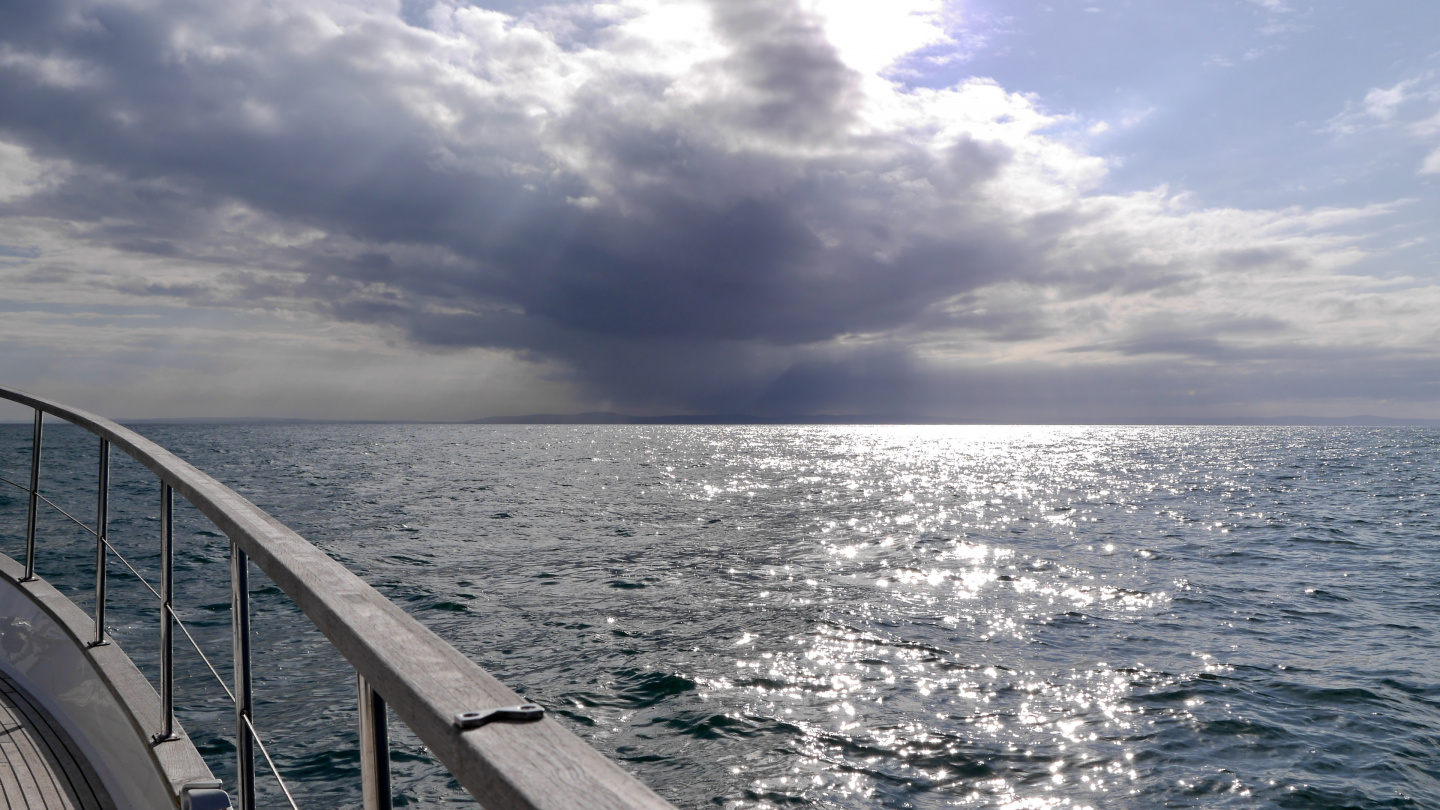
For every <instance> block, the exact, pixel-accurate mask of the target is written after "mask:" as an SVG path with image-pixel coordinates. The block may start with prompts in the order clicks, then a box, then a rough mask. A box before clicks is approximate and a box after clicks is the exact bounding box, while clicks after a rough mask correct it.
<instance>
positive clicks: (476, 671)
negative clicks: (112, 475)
mask: <svg viewBox="0 0 1440 810" xmlns="http://www.w3.org/2000/svg"><path fill="white" fill-rule="evenodd" d="M0 399H7V400H10V401H12V402H17V403H19V404H21V405H26V406H29V407H31V408H34V409H35V412H36V415H35V426H36V431H35V433H36V436H37V438H38V436H39V435H40V425H41V414H42V413H44V414H49V415H51V416H54V417H57V418H59V419H63V420H65V421H67V422H70V423H71V424H73V425H76V426H78V427H80V428H83V429H85V430H87V431H89V432H90V433H93V434H95V435H96V436H99V437H100V438H101V440H102V441H103V442H108V443H109V445H111V446H113V447H115V448H118V449H120V450H121V451H123V452H124V453H125V454H127V455H129V456H130V457H131V458H133V459H135V460H136V461H138V462H140V464H142V465H143V466H144V467H146V468H147V469H149V470H150V471H151V472H152V473H154V474H155V475H156V477H158V478H159V479H160V481H161V482H162V483H163V484H164V485H166V486H168V487H170V488H173V490H174V491H175V492H178V493H179V494H180V495H181V496H183V497H184V498H185V499H186V500H187V501H189V502H190V503H191V504H192V505H194V506H195V508H196V509H198V510H199V511H200V513H201V514H203V515H204V516H205V517H206V518H208V519H209V520H210V522H211V523H213V524H214V525H215V526H216V527H217V528H219V529H220V530H221V531H222V532H224V533H225V535H226V536H227V537H229V538H230V541H231V544H232V550H233V551H235V552H238V553H236V554H235V555H234V557H235V558H236V562H237V563H238V564H239V566H240V570H243V567H244V560H245V558H246V557H248V558H249V559H250V560H253V561H254V563H255V565H256V566H257V567H259V569H260V570H261V571H262V572H264V573H265V575H266V576H268V577H269V578H270V580H271V581H272V582H274V583H275V585H276V586H277V587H279V588H280V590H282V591H283V592H284V593H285V594H286V595H287V596H289V597H290V599H291V600H292V601H293V602H294V603H295V604H296V605H297V606H298V607H299V608H300V610H301V611H302V612H303V613H304V614H305V615H306V617H308V618H309V619H310V621H311V622H313V623H314V624H315V626H316V627H317V628H319V629H320V631H321V632H322V633H323V634H324V635H325V637H326V638H327V639H329V641H330V643H331V644H332V645H333V646H334V647H335V649H336V650H338V651H339V652H340V654H341V655H342V656H344V657H345V659H346V660H347V661H349V662H350V665H351V666H353V667H354V668H355V671H356V673H357V674H358V675H359V677H360V678H361V679H362V681H363V683H364V684H366V685H368V687H369V688H370V689H372V690H373V692H374V693H375V695H377V696H380V697H383V700H384V703H386V704H388V705H389V706H390V708H391V710H393V711H394V713H395V715H396V717H397V718H399V719H400V720H401V721H402V722H403V723H405V724H406V725H407V726H409V727H410V729H411V731H413V732H414V733H415V735H416V736H417V737H419V738H420V741H421V742H423V743H424V744H425V745H426V746H427V747H428V748H429V749H430V751H431V752H432V753H433V754H434V755H435V757H436V758H437V759H439V760H440V762H441V763H442V764H443V765H445V767H447V768H449V770H450V772H451V773H452V774H453V775H454V776H455V778H456V779H457V780H458V781H459V782H460V784H461V785H462V786H463V787H464V788H465V789H466V790H467V791H469V793H470V795H472V796H474V797H475V799H476V800H477V801H479V802H480V803H481V805H483V806H484V807H486V808H489V810H579V809H580V808H587V809H593V810H641V809H646V810H651V809H653V810H661V809H662V808H672V806H671V805H670V804H669V803H668V802H666V801H665V800H664V799H661V798H660V797H659V796H658V795H656V794H655V793H654V792H652V791H651V790H650V789H649V788H647V787H645V786H644V785H643V784H641V783H640V782H639V781H637V780H636V779H635V778H634V777H632V776H630V775H629V774H627V773H626V772H625V771H623V770H621V769H620V768H619V766H617V765H615V764H614V763H613V762H611V761H610V760H608V759H606V758H605V757H604V756H602V755H601V754H600V753H599V752H598V751H596V750H595V749H593V748H591V747H590V746H589V745H587V744H586V743H585V742H584V741H582V740H581V739H580V738H578V737H576V736H575V735H573V734H571V733H570V732H569V731H566V730H565V729H564V728H562V727H561V726H560V724H559V723H557V722H556V721H555V720H553V719H551V718H550V717H548V716H547V717H545V718H543V719H541V720H539V721H537V722H527V723H490V724H487V725H484V726H481V727H479V728H475V729H472V730H462V729H461V728H459V727H458V726H457V724H456V722H455V718H456V716H457V715H459V714H461V713H465V712H476V711H484V710H486V709H491V708H498V707H503V706H514V705H516V704H520V703H523V702H524V701H522V700H521V699H520V698H519V697H518V696H517V695H516V694H515V693H514V692H512V691H511V690H510V689H509V688H508V687H506V686H505V685H504V684H502V683H501V682H500V681H499V680H497V679H496V678H495V677H494V676H492V675H490V674H489V673H488V672H486V671H485V670H484V669H482V668H480V667H479V666H478V665H477V664H475V663H474V662H473V661H471V660H470V659H469V658H467V657H465V655H464V654H463V653H461V652H460V651H459V650H457V649H455V648H454V647H453V646H451V645H450V644H448V643H447V642H445V641H444V640H442V639H441V638H440V637H439V636H437V635H435V634H434V633H433V632H431V631H430V630H428V629H427V628H425V627H424V626H423V625H421V624H420V623H419V622H418V621H416V620H415V619H414V618H413V617H411V616H410V615H409V614H407V613H405V612H404V611H403V610H401V609H400V608H399V607H398V606H396V605H395V604H394V603H393V602H391V601H390V600H388V599H386V598H385V597H384V596H382V595H381V594H380V593H379V592H378V591H376V590H375V589H374V588H372V587H371V586H370V585H369V584H367V583H366V582H365V581H364V580H362V579H360V578H359V577H358V576H356V575H355V574H353V573H351V572H350V571H349V570H348V569H346V568H345V567H344V566H343V565H341V564H340V563H338V562H336V561H335V560H333V559H331V558H330V557H329V556H328V555H327V554H325V553H324V552H323V551H321V550H320V549H318V548H316V547H315V546H313V545H311V544H310V543H309V542H308V541H306V540H305V539H304V538H303V537H301V536H300V535H298V534H296V533H295V532H294V531H292V530H291V529H290V528H288V527H287V526H285V525H284V524H282V523H281V522H280V521H278V520H276V519H275V518H274V517H271V516H270V515H269V514H267V513H266V512H265V511H263V510H261V509H260V508H259V507H257V506H255V505H254V504H252V503H250V501H248V500H246V499H245V498H244V497H242V496H240V495H239V494H238V493H236V492H235V491H233V490H231V489H230V488H229V487H226V486H225V485H223V484H221V483H220V482H218V481H216V480H215V479H214V478H211V477H210V476H209V475H206V474H205V473H203V472H201V471H200V470H198V469H196V468H195V467H193V466H191V465H190V464H189V463H188V462H186V461H184V460H183V459H181V458H179V457H178V456H176V455H175V454H173V453H171V452H170V451H169V450H166V449H165V448H163V447H161V446H159V445H158V444H155V443H154V442H152V441H150V440H149V439H146V438H145V437H143V436H141V435H139V434H138V433H135V432H134V431H131V430H129V429H127V428H124V427H121V426H120V425H118V424H116V423H114V422H112V421H110V420H108V419H105V418H104V417H101V416H97V415H95V414H92V413H89V412H88V411H83V410H80V409H78V408H70V407H67V406H65V405H63V404H61V403H59V402H55V401H54V400H50V399H46V398H44V397H39V396H35V395H32V394H28V393H25V392H23V391H17V390H13V389H7V388H0ZM33 458H34V461H35V465H34V466H35V467H38V462H39V458H40V452H39V444H38V442H37V444H36V446H35V448H34V452H33ZM34 480H35V471H34V469H33V468H32V487H31V492H32V493H34V492H35V491H36V490H35V487H36V484H35V483H34ZM30 504H31V505H30V509H31V511H32V514H33V510H34V504H35V499H34V497H33V495H32V498H31V501H30ZM31 537H33V521H32V523H31V525H30V527H29V528H28V531H27V545H28V543H29V542H30V540H31ZM27 556H28V558H27V561H26V564H27V572H28V570H29V567H30V566H31V565H32V564H33V553H29V554H28V555H27ZM233 567H234V566H232V568H233ZM237 599H238V595H237ZM247 619H248V617H247ZM246 623H247V624H248V621H247V622H246ZM238 624H239V621H238V620H237V626H238ZM236 642H237V643H236V649H237V650H239V649H240V648H241V642H242V638H241V636H240V635H238V634H237V636H236ZM243 643H244V647H245V648H246V649H248V647H249V644H248V638H245V639H243ZM237 663H238V662H237ZM238 669H239V667H238V666H237V671H238ZM361 691H362V694H363V693H364V691H365V690H364V689H362V690H361ZM377 702H378V701H377ZM237 705H238V704H237ZM365 713H366V712H363V711H362V714H365ZM380 717H381V718H383V717H384V713H383V711H382V712H381V713H380ZM243 719H244V720H245V721H247V725H248V720H249V718H248V717H243ZM381 722H383V720H382V721H381ZM246 736H248V735H246ZM364 736H365V735H364V732H362V737H364ZM381 738H382V739H383V734H382V735H381ZM237 742H239V740H237ZM240 764H241V773H242V774H243V773H245V772H246V771H249V772H250V773H251V774H253V759H252V762H251V763H248V764H247V763H243V762H242V763H240ZM247 765H248V767H247ZM385 781H386V782H388V778H387V779H386V780H385ZM242 790H243V788H242ZM382 801H383V802H384V804H383V806H386V807H388V806H389V801H388V797H384V798H383V799H382ZM366 804H367V807H369V806H371V805H370V797H369V796H367V797H366ZM377 806H378V805H377ZM672 810H673V808H672Z"/></svg>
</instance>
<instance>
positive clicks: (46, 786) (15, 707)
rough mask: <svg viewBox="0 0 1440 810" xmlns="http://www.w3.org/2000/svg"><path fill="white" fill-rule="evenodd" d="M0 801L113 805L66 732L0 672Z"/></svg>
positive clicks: (60, 808)
mask: <svg viewBox="0 0 1440 810" xmlns="http://www.w3.org/2000/svg"><path fill="white" fill-rule="evenodd" d="M0 807H3V808H15V809H16V810H20V809H21V808H23V809H24V810H71V808H74V809H75V810H92V809H93V810H115V803H114V802H113V801H111V800H110V795H109V794H108V793H106V792H105V787H104V786H103V785H102V784H100V779H99V778H98V777H97V776H96V774H95V769H94V768H92V767H91V766H90V763H89V762H87V761H86V760H85V758H84V756H82V755H81V754H80V753H79V752H78V751H77V750H76V747H75V743H74V741H72V740H71V739H70V735H68V734H66V733H65V730H64V729H63V728H61V727H60V724H59V723H57V722H55V719H54V718H53V717H51V716H50V713H49V712H47V711H45V710H44V709H43V708H41V706H40V704H38V703H36V702H35V701H34V700H33V699H31V697H30V696H29V695H27V694H26V693H25V692H24V691H23V690H21V689H20V687H19V685H18V684H16V683H15V682H14V681H12V680H10V679H9V678H8V677H6V676H5V675H4V674H3V673H0Z"/></svg>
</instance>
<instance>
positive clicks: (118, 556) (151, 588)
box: [105, 540, 160, 599]
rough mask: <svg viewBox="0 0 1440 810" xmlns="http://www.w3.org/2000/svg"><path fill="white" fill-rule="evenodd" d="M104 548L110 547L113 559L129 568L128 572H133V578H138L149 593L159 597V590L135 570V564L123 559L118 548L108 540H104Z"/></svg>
mask: <svg viewBox="0 0 1440 810" xmlns="http://www.w3.org/2000/svg"><path fill="white" fill-rule="evenodd" d="M105 548H108V549H110V553H111V554H114V555H115V559H117V560H119V561H120V564H121V565H124V566H125V567H126V568H129V569H130V573H132V574H134V575H135V578H136V579H138V580H140V584H141V585H144V586H145V588H146V590H148V591H150V593H153V594H155V598H156V599H159V598H160V592H159V591H157V590H155V586H153V585H151V584H150V583H149V582H146V581H145V577H142V576H140V572H139V571H136V570H135V566H133V565H131V564H130V561H129V560H127V559H125V555H124V554H121V553H120V551H119V550H118V549H116V548H115V547H114V546H113V545H111V544H110V541H109V540H106V541H105Z"/></svg>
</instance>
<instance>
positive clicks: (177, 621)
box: [170, 607, 235, 703]
mask: <svg viewBox="0 0 1440 810" xmlns="http://www.w3.org/2000/svg"><path fill="white" fill-rule="evenodd" d="M170 616H171V617H172V618H174V619H175V626H176V627H179V628H180V632H182V633H184V634H185V638H188V639H190V646H191V647H194V648H195V654H196V655H198V656H200V660H201V661H204V662H205V666H207V667H209V668H210V674H211V675H214V676H215V680H216V681H219V683H220V688H221V689H224V690H225V696H226V697H228V698H230V702H231V703H234V702H235V693H234V692H231V691H230V687H228V686H226V685H225V679H224V678H222V677H220V673H219V672H217V671H216V670H215V665H214V664H212V663H210V659H209V658H206V657H205V651H204V650H201V649H200V644H199V643H198V642H196V641H195V637H194V636H192V635H190V628H188V627H186V626H185V622H183V621H181V620H180V614H179V613H176V612H175V609H174V608H173V607H172V608H171V609H170Z"/></svg>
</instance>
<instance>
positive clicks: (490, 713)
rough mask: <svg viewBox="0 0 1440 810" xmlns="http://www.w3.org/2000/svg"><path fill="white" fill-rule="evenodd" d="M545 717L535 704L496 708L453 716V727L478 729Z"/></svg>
mask: <svg viewBox="0 0 1440 810" xmlns="http://www.w3.org/2000/svg"><path fill="white" fill-rule="evenodd" d="M544 716H545V709H543V708H541V707H540V706H539V705H538V704H535V703H522V704H520V705H519V706H497V707H496V708H493V709H484V710H482V711H478V712H461V713H459V714H457V715H455V727H456V728H458V729H460V730H461V731H466V730H468V729H472V728H479V727H481V726H483V725H485V724H487V723H495V722H506V723H529V722H533V721H535V720H539V719H540V718H542V717H544Z"/></svg>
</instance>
